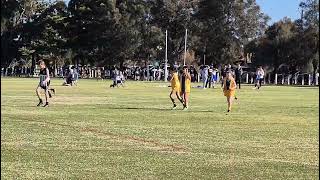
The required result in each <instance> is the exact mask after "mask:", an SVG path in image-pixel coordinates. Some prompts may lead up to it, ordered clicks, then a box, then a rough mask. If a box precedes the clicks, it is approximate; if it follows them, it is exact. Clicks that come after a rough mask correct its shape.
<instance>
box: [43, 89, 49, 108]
mask: <svg viewBox="0 0 320 180" xmlns="http://www.w3.org/2000/svg"><path fill="white" fill-rule="evenodd" d="M44 92H45V93H44V94H45V98H46V104H45V105H44V106H43V107H46V106H49V101H48V100H49V88H48V86H46V87H45V90H44Z"/></svg>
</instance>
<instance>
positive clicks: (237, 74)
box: [235, 63, 243, 89]
mask: <svg viewBox="0 0 320 180" xmlns="http://www.w3.org/2000/svg"><path fill="white" fill-rule="evenodd" d="M242 73H243V71H242V67H241V65H240V63H238V65H237V68H236V69H235V78H236V85H237V87H238V88H239V89H241V75H242Z"/></svg>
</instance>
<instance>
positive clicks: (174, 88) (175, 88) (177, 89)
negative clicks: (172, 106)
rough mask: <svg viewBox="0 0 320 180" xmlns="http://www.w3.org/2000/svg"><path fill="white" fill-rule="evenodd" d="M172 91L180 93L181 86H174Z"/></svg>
mask: <svg viewBox="0 0 320 180" xmlns="http://www.w3.org/2000/svg"><path fill="white" fill-rule="evenodd" d="M172 91H174V92H178V93H180V87H179V86H175V87H172Z"/></svg>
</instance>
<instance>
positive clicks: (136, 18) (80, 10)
mask: <svg viewBox="0 0 320 180" xmlns="http://www.w3.org/2000/svg"><path fill="white" fill-rule="evenodd" d="M318 4H319V2H318V0H305V1H304V3H301V9H302V10H303V11H304V15H303V17H302V18H301V19H300V20H297V21H296V22H292V21H291V20H289V19H284V20H283V21H280V22H277V23H275V24H273V25H272V26H268V25H267V22H268V20H269V17H268V16H267V15H265V14H263V13H262V12H261V11H260V8H259V6H258V5H257V4H256V2H255V0H70V1H69V3H68V5H67V4H65V2H64V1H44V0H43V1H41V0H1V51H2V53H1V66H2V67H7V66H10V65H13V64H14V63H20V64H27V65H32V66H34V63H35V61H36V59H38V58H39V57H42V58H43V57H44V58H46V59H49V60H51V62H52V63H54V64H57V65H62V64H65V63H74V64H77V63H81V64H92V65H113V64H118V63H119V64H120V65H123V63H125V62H127V61H134V62H140V63H149V62H150V61H152V60H155V59H158V60H162V61H163V60H164V47H165V31H166V30H168V33H169V39H168V51H169V53H168V59H169V63H174V62H176V61H179V60H181V55H182V54H183V50H184V33H185V29H188V31H189V37H188V50H189V52H191V51H193V52H194V53H192V54H194V56H195V60H196V62H197V63H198V64H201V63H202V62H203V61H202V57H203V55H204V54H205V55H206V62H207V63H214V64H222V63H231V62H233V61H235V60H238V59H239V58H240V56H241V55H244V54H246V53H253V54H254V56H253V63H257V64H263V65H272V66H274V67H277V66H279V65H280V64H282V63H287V64H290V65H294V66H297V67H298V66H301V65H304V64H306V62H309V61H312V62H314V64H318V61H317V60H316V59H318V58H317V57H318V54H319V53H318V52H319V48H318V44H317V43H318V39H319V33H318V29H319V27H318V22H319V13H318Z"/></svg>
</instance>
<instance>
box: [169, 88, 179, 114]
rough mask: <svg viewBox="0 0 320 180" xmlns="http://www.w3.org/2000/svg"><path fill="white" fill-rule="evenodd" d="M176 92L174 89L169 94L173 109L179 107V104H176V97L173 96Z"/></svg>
mask: <svg viewBox="0 0 320 180" xmlns="http://www.w3.org/2000/svg"><path fill="white" fill-rule="evenodd" d="M174 93H175V91H174V90H172V91H171V92H170V95H169V97H170V99H171V102H172V104H173V107H172V109H175V108H176V107H177V104H176V102H175V100H174V97H173V95H174Z"/></svg>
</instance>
